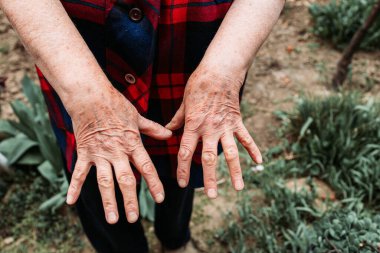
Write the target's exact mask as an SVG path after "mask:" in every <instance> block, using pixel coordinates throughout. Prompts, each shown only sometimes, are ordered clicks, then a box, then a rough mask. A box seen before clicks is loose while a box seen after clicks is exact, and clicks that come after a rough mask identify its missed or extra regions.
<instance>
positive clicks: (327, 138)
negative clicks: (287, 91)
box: [288, 94, 380, 207]
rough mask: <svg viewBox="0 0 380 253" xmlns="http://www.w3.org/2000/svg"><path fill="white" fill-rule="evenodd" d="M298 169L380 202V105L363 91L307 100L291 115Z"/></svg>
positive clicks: (342, 192)
mask: <svg viewBox="0 0 380 253" xmlns="http://www.w3.org/2000/svg"><path fill="white" fill-rule="evenodd" d="M289 120H290V121H289V129H288V132H289V133H290V134H291V135H292V139H293V140H294V141H295V142H294V143H293V144H292V152H293V153H294V155H295V157H296V159H297V162H298V163H299V164H300V165H299V166H298V167H297V168H296V169H295V170H294V171H293V172H295V173H298V174H302V175H311V176H316V177H320V178H321V179H322V180H325V181H326V182H328V183H329V184H330V185H331V186H332V187H333V189H334V190H335V191H336V192H337V193H338V196H340V197H341V198H356V199H360V200H361V201H362V202H364V203H366V204H367V205H370V206H373V207H375V206H374V205H378V204H379V203H380V196H379V195H378V194H376V193H377V192H379V191H380V181H379V180H378V179H379V177H380V163H379V160H380V104H379V103H375V102H373V101H371V100H370V101H368V102H367V103H364V102H363V101H362V99H361V98H360V95H359V94H347V95H340V96H332V97H328V98H325V99H311V100H307V99H303V100H301V101H300V102H299V104H298V105H297V108H296V111H295V112H294V113H291V114H289Z"/></svg>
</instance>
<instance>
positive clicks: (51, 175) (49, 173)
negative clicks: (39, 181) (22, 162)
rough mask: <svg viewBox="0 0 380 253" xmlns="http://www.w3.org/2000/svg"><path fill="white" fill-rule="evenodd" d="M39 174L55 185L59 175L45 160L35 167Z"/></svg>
mask: <svg viewBox="0 0 380 253" xmlns="http://www.w3.org/2000/svg"><path fill="white" fill-rule="evenodd" d="M37 170H38V171H39V172H40V173H41V175H42V176H43V177H44V178H45V179H46V180H48V181H49V182H50V183H51V184H52V185H56V183H57V181H58V180H59V177H58V175H57V173H56V171H55V169H54V168H53V166H52V165H51V163H50V162H49V161H45V162H43V163H42V164H40V165H39V166H38V167H37Z"/></svg>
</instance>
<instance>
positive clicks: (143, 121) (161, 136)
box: [138, 115, 172, 140]
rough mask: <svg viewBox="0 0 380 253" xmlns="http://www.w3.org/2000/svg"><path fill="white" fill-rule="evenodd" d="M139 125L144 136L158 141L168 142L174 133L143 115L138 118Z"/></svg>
mask: <svg viewBox="0 0 380 253" xmlns="http://www.w3.org/2000/svg"><path fill="white" fill-rule="evenodd" d="M138 125H139V130H140V132H141V133H142V134H145V135H148V136H150V137H152V138H154V139H157V140H167V139H169V138H170V137H171V136H172V131H170V130H168V129H166V128H165V127H163V126H161V125H160V124H158V123H156V122H154V121H151V120H149V119H147V118H144V117H143V116H141V115H140V116H139V118H138Z"/></svg>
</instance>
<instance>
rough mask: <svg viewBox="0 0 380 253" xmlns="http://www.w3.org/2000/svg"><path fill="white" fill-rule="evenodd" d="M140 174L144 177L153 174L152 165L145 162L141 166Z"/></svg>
mask: <svg viewBox="0 0 380 253" xmlns="http://www.w3.org/2000/svg"><path fill="white" fill-rule="evenodd" d="M142 173H143V174H144V175H146V176H149V175H153V174H154V168H153V164H152V163H151V162H150V161H145V162H144V163H143V165H142Z"/></svg>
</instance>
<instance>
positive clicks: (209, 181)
mask: <svg viewBox="0 0 380 253" xmlns="http://www.w3.org/2000/svg"><path fill="white" fill-rule="evenodd" d="M205 184H206V185H208V186H214V185H216V178H215V177H213V176H209V177H207V178H206V179H205Z"/></svg>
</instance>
